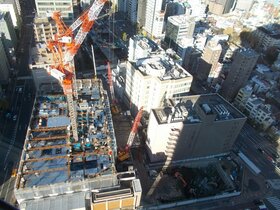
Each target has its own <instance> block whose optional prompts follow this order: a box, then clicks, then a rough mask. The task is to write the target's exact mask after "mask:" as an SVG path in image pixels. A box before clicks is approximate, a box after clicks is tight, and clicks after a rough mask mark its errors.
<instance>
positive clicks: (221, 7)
mask: <svg viewBox="0 0 280 210" xmlns="http://www.w3.org/2000/svg"><path fill="white" fill-rule="evenodd" d="M234 2H235V1H234V0H208V5H209V12H211V13H213V14H215V15H222V14H226V13H229V12H230V11H231V10H232V9H233V7H234Z"/></svg>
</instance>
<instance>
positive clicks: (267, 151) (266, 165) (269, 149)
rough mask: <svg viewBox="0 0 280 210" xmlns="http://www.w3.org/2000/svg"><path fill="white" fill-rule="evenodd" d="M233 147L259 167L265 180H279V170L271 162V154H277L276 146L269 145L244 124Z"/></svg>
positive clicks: (269, 143)
mask: <svg viewBox="0 0 280 210" xmlns="http://www.w3.org/2000/svg"><path fill="white" fill-rule="evenodd" d="M235 146H236V147H237V148H238V149H239V150H241V151H242V152H243V153H244V154H245V155H246V156H247V157H248V158H249V159H250V160H251V161H253V162H254V163H255V165H256V166H257V167H259V169H260V170H261V174H262V175H263V176H264V177H265V179H279V178H280V177H279V175H280V169H279V168H278V167H276V166H275V165H274V163H273V162H272V159H273V154H275V153H278V149H277V146H278V145H277V144H275V143H271V142H270V141H268V140H267V139H266V138H264V137H262V136H260V135H259V133H258V132H257V131H256V130H255V129H254V128H252V127H251V126H250V125H248V124H245V126H244V127H243V129H242V130H241V132H240V135H239V136H238V139H237V141H236V144H235ZM259 149H262V150H263V152H261V151H260V150H259Z"/></svg>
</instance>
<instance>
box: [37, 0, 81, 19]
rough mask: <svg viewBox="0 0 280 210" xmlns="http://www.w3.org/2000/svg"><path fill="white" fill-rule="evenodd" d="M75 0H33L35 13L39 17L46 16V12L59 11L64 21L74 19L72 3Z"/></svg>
mask: <svg viewBox="0 0 280 210" xmlns="http://www.w3.org/2000/svg"><path fill="white" fill-rule="evenodd" d="M73 3H75V4H76V0H47V1H46V0H35V5H36V10H37V14H38V16H40V17H46V16H47V13H51V12H53V11H61V16H62V17H63V18H64V20H65V21H66V22H70V23H71V22H72V21H73V19H74V4H73Z"/></svg>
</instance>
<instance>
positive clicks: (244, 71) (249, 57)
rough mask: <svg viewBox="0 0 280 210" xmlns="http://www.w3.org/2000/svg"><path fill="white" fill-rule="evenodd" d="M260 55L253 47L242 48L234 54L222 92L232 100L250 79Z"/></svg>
mask: <svg viewBox="0 0 280 210" xmlns="http://www.w3.org/2000/svg"><path fill="white" fill-rule="evenodd" d="M258 57H259V55H258V54H257V53H256V52H255V51H254V50H252V49H240V50H238V51H237V52H235V53H234V55H233V62H232V65H231V68H230V71H229V73H228V75H227V77H226V79H225V81H224V83H223V84H222V88H221V94H222V96H224V97H225V98H226V99H227V100H230V101H231V100H232V99H233V98H234V97H235V96H236V94H237V93H238V91H239V89H240V88H241V87H243V86H244V85H245V84H246V82H247V81H248V79H249V77H250V74H251V72H252V71H253V68H254V67H255V65H256V63H257V60H258Z"/></svg>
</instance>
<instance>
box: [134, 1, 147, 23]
mask: <svg viewBox="0 0 280 210" xmlns="http://www.w3.org/2000/svg"><path fill="white" fill-rule="evenodd" d="M147 2H148V0H138V6H137V23H138V24H139V26H140V27H143V26H144V25H145V22H146V7H147Z"/></svg>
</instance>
